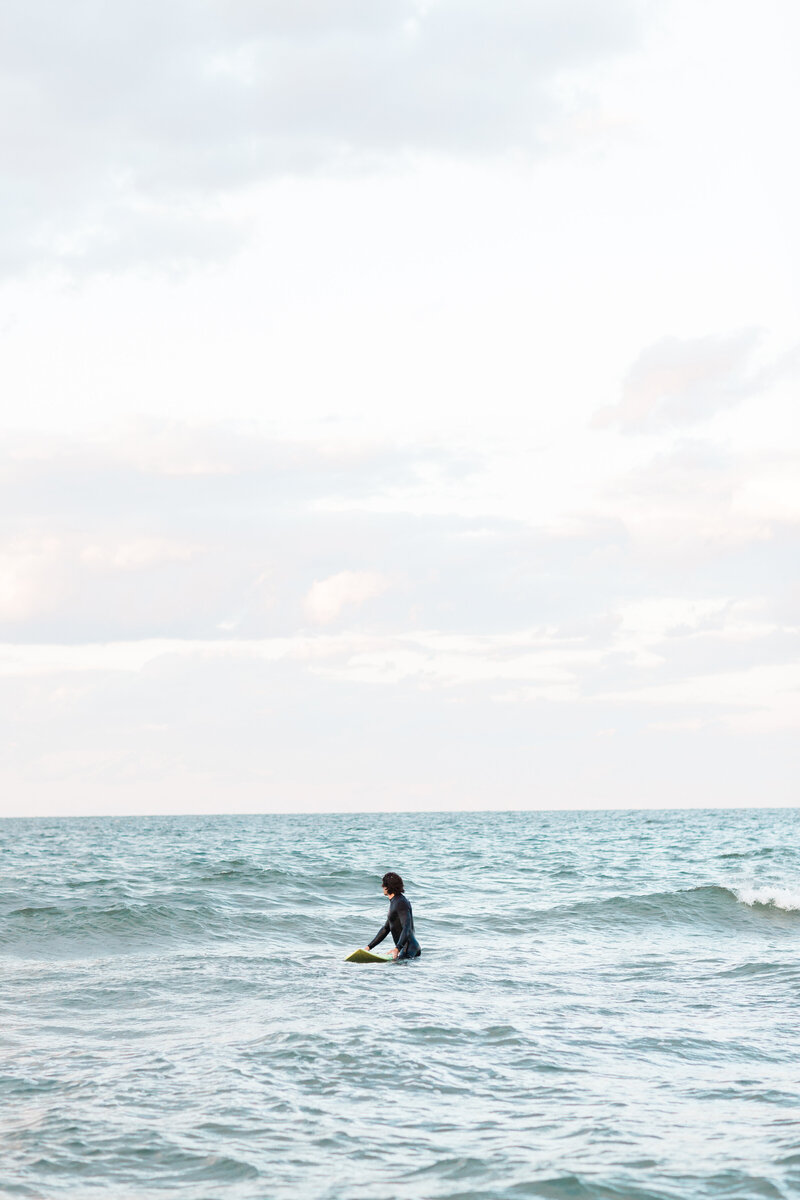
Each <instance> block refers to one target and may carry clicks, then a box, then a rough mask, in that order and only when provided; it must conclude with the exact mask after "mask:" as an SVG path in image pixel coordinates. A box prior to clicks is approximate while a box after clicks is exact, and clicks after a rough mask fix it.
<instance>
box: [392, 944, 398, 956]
mask: <svg viewBox="0 0 800 1200" xmlns="http://www.w3.org/2000/svg"><path fill="white" fill-rule="evenodd" d="M399 953H400V951H399V950H398V949H397V946H395V948H394V950H393V951H392V958H397V956H398V954H399Z"/></svg>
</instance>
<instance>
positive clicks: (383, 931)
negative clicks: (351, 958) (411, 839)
mask: <svg viewBox="0 0 800 1200" xmlns="http://www.w3.org/2000/svg"><path fill="white" fill-rule="evenodd" d="M381 883H382V885H383V894H384V896H388V897H389V912H388V913H387V914H386V923H385V924H384V925H383V926H382V927H381V928H380V929H379V930H378V933H377V934H376V936H375V937H374V938H373V939H372V941H371V942H370V944H369V945H368V946H367V950H372V949H373V947H375V946H377V945H378V943H379V942H382V941H383V939H384V938H385V937H386V935H387V933H391V935H392V937H393V938H394V950H393V951H392V958H394V959H398V960H399V959H402V958H419V956H420V954H422V950H421V949H420V944H419V942H418V941H417V939H416V938H415V937H414V916H413V913H412V912H411V904H410V903H409V901H408V898H407V897H406V896H405V895H404V891H405V888H404V885H403V881H402V879H401V878H400V876H399V875H398V874H397V873H396V872H395V871H387V873H386V874H385V875H384V877H383V879H382V880H381Z"/></svg>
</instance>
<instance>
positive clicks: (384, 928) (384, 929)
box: [367, 921, 389, 950]
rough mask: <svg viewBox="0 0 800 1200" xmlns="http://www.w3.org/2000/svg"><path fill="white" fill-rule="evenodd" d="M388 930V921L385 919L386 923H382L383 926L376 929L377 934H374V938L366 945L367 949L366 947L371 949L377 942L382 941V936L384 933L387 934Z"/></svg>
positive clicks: (383, 936) (384, 935)
mask: <svg viewBox="0 0 800 1200" xmlns="http://www.w3.org/2000/svg"><path fill="white" fill-rule="evenodd" d="M388 932H389V922H388V921H387V922H386V924H385V925H383V926H382V927H381V928H380V929H379V930H378V933H377V936H376V937H374V938H373V939H372V941H371V942H370V944H369V945H368V946H367V949H368V950H372V949H373V948H374V947H375V946H377V945H378V943H379V942H382V941H383V939H384V938H385V937H386V935H387V934H388Z"/></svg>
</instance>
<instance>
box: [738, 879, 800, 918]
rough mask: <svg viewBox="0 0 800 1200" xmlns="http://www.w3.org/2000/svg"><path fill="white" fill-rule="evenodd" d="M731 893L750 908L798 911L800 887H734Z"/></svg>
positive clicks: (799, 907) (799, 909)
mask: <svg viewBox="0 0 800 1200" xmlns="http://www.w3.org/2000/svg"><path fill="white" fill-rule="evenodd" d="M731 890H732V892H733V895H734V896H735V897H736V899H737V900H739V901H740V902H741V903H742V904H747V905H748V906H749V907H751V908H775V909H780V910H781V911H783V912H800V887H795V888H791V887H773V886H770V885H767V886H765V887H736V888H732V889H731Z"/></svg>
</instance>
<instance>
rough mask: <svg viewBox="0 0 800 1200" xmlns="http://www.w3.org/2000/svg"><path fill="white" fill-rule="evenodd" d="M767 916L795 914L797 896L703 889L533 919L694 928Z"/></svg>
mask: <svg viewBox="0 0 800 1200" xmlns="http://www.w3.org/2000/svg"><path fill="white" fill-rule="evenodd" d="M768 912H772V913H774V914H776V915H777V914H778V913H783V914H788V913H791V914H794V913H796V912H800V891H799V890H798V889H792V888H781V887H770V886H764V887H728V886H725V885H724V884H703V885H700V886H698V887H692V888H680V889H678V890H676V891H671V892H648V893H641V894H638V895H637V894H628V895H616V896H607V897H604V898H603V899H601V900H595V899H588V900H581V901H578V902H575V903H572V904H568V905H560V906H557V907H555V908H551V909H549V910H545V912H540V913H538V914H536V917H538V919H539V920H541V919H543V918H545V913H546V914H547V916H550V917H553V918H555V919H564V918H566V919H569V918H574V917H580V918H581V919H584V920H588V921H589V922H590V923H599V922H602V923H604V924H621V925H625V924H631V923H634V924H642V923H643V924H649V923H659V924H663V923H672V924H686V923H689V924H698V923H708V924H713V925H720V926H723V927H728V926H730V925H731V923H732V922H734V921H736V920H737V917H738V919H739V920H742V919H745V920H748V921H752V920H754V919H756V920H757V919H758V918H759V916H762V917H763V915H765V914H766V913H768Z"/></svg>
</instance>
